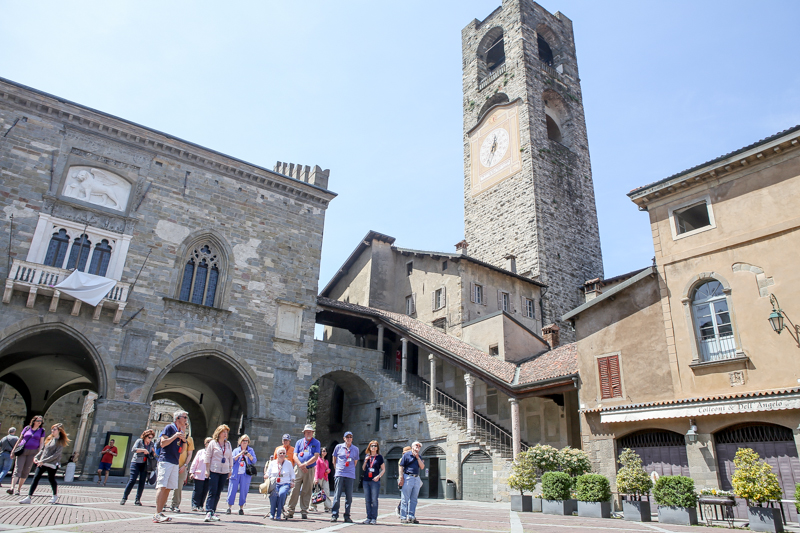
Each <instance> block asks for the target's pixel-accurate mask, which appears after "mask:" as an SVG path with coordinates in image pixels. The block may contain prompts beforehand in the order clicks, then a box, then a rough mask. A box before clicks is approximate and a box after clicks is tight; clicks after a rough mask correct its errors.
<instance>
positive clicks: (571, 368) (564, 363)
mask: <svg viewBox="0 0 800 533" xmlns="http://www.w3.org/2000/svg"><path fill="white" fill-rule="evenodd" d="M577 373H578V345H577V343H574V342H573V343H572V344H565V345H563V346H559V347H558V348H556V349H555V350H550V351H549V352H544V353H543V354H542V355H540V356H539V357H537V358H535V359H532V360H530V361H527V362H525V363H522V365H520V368H519V381H518V383H520V384H524V383H534V382H536V381H543V380H546V379H553V378H557V377H561V376H571V375H574V374H577Z"/></svg>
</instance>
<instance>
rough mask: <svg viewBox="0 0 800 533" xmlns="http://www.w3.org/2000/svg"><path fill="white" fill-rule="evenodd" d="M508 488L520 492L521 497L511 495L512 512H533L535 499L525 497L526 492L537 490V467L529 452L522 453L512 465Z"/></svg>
mask: <svg viewBox="0 0 800 533" xmlns="http://www.w3.org/2000/svg"><path fill="white" fill-rule="evenodd" d="M508 487H509V488H511V489H514V490H518V491H519V496H517V495H516V494H512V495H511V510H512V511H522V512H527V513H530V512H532V511H533V497H532V496H525V494H524V491H528V492H532V491H533V490H534V489H535V488H536V467H535V466H534V465H533V461H532V460H531V457H530V454H529V453H528V452H527V451H524V452H520V453H519V454H517V457H516V458H515V459H514V462H513V463H511V475H510V476H509V478H508Z"/></svg>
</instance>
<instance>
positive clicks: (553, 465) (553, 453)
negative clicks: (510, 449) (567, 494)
mask: <svg viewBox="0 0 800 533" xmlns="http://www.w3.org/2000/svg"><path fill="white" fill-rule="evenodd" d="M526 453H527V454H528V457H529V458H530V461H531V464H533V468H534V472H535V473H536V475H537V476H541V475H542V474H543V473H544V472H551V471H553V470H558V469H559V456H558V450H556V449H555V448H553V447H552V446H548V445H547V444H537V445H536V446H533V447H531V448H528V450H527V451H526Z"/></svg>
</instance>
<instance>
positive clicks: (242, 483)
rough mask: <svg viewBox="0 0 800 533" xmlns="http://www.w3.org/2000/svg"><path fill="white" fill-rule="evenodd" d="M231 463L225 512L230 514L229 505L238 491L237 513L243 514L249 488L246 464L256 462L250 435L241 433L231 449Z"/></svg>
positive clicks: (234, 499)
mask: <svg viewBox="0 0 800 533" xmlns="http://www.w3.org/2000/svg"><path fill="white" fill-rule="evenodd" d="M231 464H232V465H233V467H232V470H233V471H232V472H231V477H230V481H229V482H228V510H227V511H226V512H225V514H231V507H232V506H233V502H234V501H236V493H237V492H238V493H239V514H244V504H245V503H247V491H248V490H250V479H251V478H252V476H248V475H247V466H248V465H255V464H256V452H255V450H253V448H251V447H250V437H248V436H247V435H242V436H241V437H239V446H238V447H237V448H236V449H235V450H233V461H232V463H231Z"/></svg>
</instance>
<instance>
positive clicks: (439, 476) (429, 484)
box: [419, 446, 447, 499]
mask: <svg viewBox="0 0 800 533" xmlns="http://www.w3.org/2000/svg"><path fill="white" fill-rule="evenodd" d="M422 459H423V460H424V461H425V465H426V467H427V468H425V470H424V471H422V472H421V473H420V478H421V480H422V488H421V489H420V491H419V494H420V498H439V499H441V498H444V495H445V487H446V486H447V454H446V453H445V451H444V450H443V449H442V448H440V447H439V446H430V447H428V448H427V449H425V450H424V451H423V452H422Z"/></svg>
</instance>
